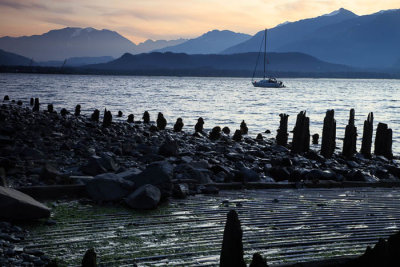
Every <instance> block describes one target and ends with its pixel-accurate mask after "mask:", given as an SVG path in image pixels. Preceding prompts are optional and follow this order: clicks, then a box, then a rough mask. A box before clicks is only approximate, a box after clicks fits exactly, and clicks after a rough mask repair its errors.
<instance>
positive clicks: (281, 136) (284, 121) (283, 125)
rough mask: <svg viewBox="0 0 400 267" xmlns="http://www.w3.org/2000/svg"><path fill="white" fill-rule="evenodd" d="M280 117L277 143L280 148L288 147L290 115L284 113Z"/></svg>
mask: <svg viewBox="0 0 400 267" xmlns="http://www.w3.org/2000/svg"><path fill="white" fill-rule="evenodd" d="M279 117H280V118H281V119H280V121H279V129H278V131H277V132H278V133H277V135H276V143H277V144H278V145H280V146H287V141H288V136H289V134H288V131H287V129H288V118H289V115H287V114H285V113H282V114H279Z"/></svg>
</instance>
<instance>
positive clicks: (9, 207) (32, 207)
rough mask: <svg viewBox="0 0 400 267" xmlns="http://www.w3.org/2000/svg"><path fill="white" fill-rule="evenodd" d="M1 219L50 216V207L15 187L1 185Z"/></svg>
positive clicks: (28, 218)
mask: <svg viewBox="0 0 400 267" xmlns="http://www.w3.org/2000/svg"><path fill="white" fill-rule="evenodd" d="M0 211H1V212H0V219H5V220H34V219H40V218H47V217H49V216H50V209H49V208H48V207H46V206H45V205H43V204H42V203H40V202H38V201H36V200H35V199H33V198H32V197H30V196H28V195H26V194H24V193H22V192H20V191H17V190H15V189H11V188H6V187H2V186H0Z"/></svg>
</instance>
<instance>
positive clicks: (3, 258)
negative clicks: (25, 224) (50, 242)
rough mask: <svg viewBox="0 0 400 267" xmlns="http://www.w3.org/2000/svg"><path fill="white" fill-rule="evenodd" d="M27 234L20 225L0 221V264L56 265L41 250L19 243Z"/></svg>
mask: <svg viewBox="0 0 400 267" xmlns="http://www.w3.org/2000/svg"><path fill="white" fill-rule="evenodd" d="M28 235H29V232H28V231H26V230H23V229H22V228H21V227H19V226H16V225H13V224H11V223H9V222H5V221H0V266H10V267H11V266H56V265H51V260H50V258H49V257H48V256H46V255H45V253H44V252H43V251H41V250H37V249H29V248H28V247H22V246H21V245H20V244H19V243H20V242H21V241H23V240H24V239H25V238H26V237H27V236H28Z"/></svg>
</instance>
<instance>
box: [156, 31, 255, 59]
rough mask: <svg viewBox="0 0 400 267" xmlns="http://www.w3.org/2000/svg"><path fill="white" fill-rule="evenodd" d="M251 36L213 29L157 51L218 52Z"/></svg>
mask: <svg viewBox="0 0 400 267" xmlns="http://www.w3.org/2000/svg"><path fill="white" fill-rule="evenodd" d="M250 37H251V36H250V35H248V34H243V33H236V32H232V31H227V30H224V31H219V30H213V31H209V32H207V33H205V34H203V35H201V36H199V37H197V38H194V39H190V40H188V41H186V42H184V43H181V44H179V45H175V46H169V47H165V48H162V49H159V50H157V52H173V53H186V54H217V53H220V52H222V51H223V50H225V49H226V48H228V47H231V46H233V45H236V44H239V43H242V42H244V41H246V40H248V39H249V38H250Z"/></svg>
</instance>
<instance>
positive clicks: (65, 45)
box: [0, 27, 135, 61]
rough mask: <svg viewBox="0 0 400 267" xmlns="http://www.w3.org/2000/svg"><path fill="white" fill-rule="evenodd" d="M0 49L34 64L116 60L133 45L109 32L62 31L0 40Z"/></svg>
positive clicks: (87, 30) (81, 29) (79, 29)
mask: <svg viewBox="0 0 400 267" xmlns="http://www.w3.org/2000/svg"><path fill="white" fill-rule="evenodd" d="M0 48H1V49H4V50H6V51H10V52H13V53H17V54H21V55H24V56H26V57H29V58H33V59H34V60H35V61H46V60H64V59H66V58H70V57H99V56H112V57H114V58H116V57H120V56H121V55H122V54H124V53H126V52H129V51H130V52H133V51H134V49H135V44H133V43H132V42H131V41H129V40H128V39H126V38H125V37H123V36H121V35H119V34H118V33H117V32H114V31H109V30H96V29H93V28H69V27H68V28H64V29H60V30H52V31H49V32H47V33H45V34H42V35H33V36H24V37H15V38H14V37H3V38H0Z"/></svg>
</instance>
